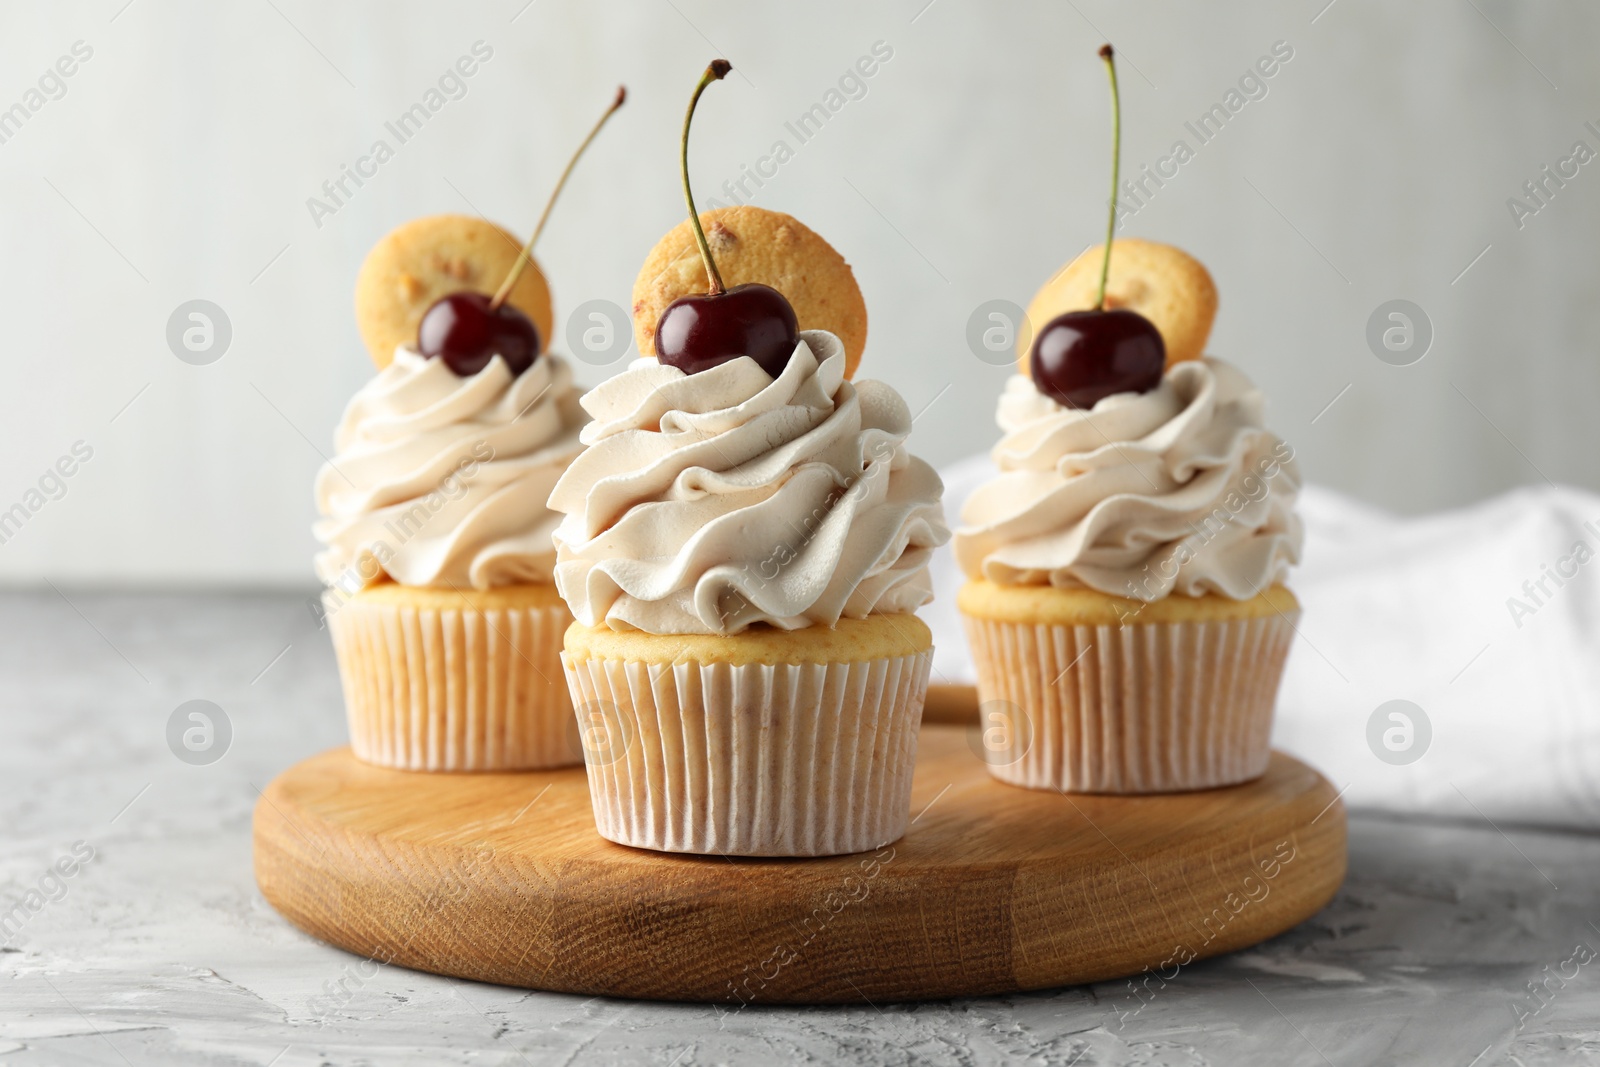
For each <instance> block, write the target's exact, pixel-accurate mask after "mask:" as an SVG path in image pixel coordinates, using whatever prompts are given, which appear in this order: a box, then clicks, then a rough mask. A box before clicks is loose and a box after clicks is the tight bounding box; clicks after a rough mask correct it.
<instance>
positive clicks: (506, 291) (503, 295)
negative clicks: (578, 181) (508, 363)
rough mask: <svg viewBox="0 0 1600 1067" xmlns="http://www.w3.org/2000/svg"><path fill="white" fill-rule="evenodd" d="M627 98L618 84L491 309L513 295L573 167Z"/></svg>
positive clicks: (497, 291)
mask: <svg viewBox="0 0 1600 1067" xmlns="http://www.w3.org/2000/svg"><path fill="white" fill-rule="evenodd" d="M627 99H628V87H627V86H626V85H619V86H617V97H616V99H615V100H613V101H611V106H610V107H608V108H606V111H605V114H603V115H601V116H600V121H598V122H596V123H595V124H594V128H593V129H592V130H590V131H589V136H587V137H585V138H584V139H583V143H582V144H580V145H579V146H578V150H577V151H576V152H574V153H572V158H571V159H569V160H567V169H566V170H563V171H562V172H561V177H560V178H558V179H557V180H556V187H555V189H554V190H553V191H552V192H551V193H550V199H549V200H547V201H545V205H544V214H542V215H540V216H539V224H538V225H537V226H535V227H534V228H533V236H532V237H530V238H528V243H527V244H525V245H523V246H522V251H520V252H518V253H517V259H516V262H514V263H512V264H511V271H510V273H508V274H507V275H506V280H505V281H503V282H501V283H500V288H499V289H496V290H495V293H494V299H492V300H490V301H489V310H490V311H498V310H499V309H500V305H501V304H504V303H505V302H506V299H507V298H508V297H510V296H511V289H512V287H513V286H515V285H516V284H517V279H518V278H520V277H522V272H523V270H524V269H526V268H527V266H528V264H529V263H531V262H532V261H533V246H534V243H535V242H537V241H538V240H539V235H540V234H541V233H543V232H544V224H545V223H546V222H548V221H549V220H550V209H551V208H553V207H555V206H556V197H558V196H560V195H561V190H562V189H563V188H564V187H565V186H566V184H567V179H568V178H570V177H571V176H572V168H573V167H576V166H577V165H578V160H579V159H581V158H582V157H583V153H584V151H585V150H586V149H587V148H588V147H589V143H590V142H591V141H593V140H594V139H595V136H596V135H597V134H599V132H600V127H602V126H604V125H605V124H606V120H607V119H609V118H610V117H611V116H612V115H615V114H616V113H617V109H618V108H619V107H621V106H622V105H623V103H624V102H625V101H626V100H627Z"/></svg>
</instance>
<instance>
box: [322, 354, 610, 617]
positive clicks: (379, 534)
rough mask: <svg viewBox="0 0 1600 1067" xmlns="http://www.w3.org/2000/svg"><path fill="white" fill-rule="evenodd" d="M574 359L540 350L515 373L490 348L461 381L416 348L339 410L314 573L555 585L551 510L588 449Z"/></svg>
mask: <svg viewBox="0 0 1600 1067" xmlns="http://www.w3.org/2000/svg"><path fill="white" fill-rule="evenodd" d="M584 418H585V417H584V414H583V411H582V409H581V408H580V407H579V405H578V394H577V391H576V390H575V389H574V388H573V385H572V368H571V367H570V366H568V364H567V363H566V361H565V360H563V359H561V357H559V356H556V355H552V354H550V353H548V352H547V353H545V354H543V355H541V356H540V357H539V358H538V359H536V360H534V362H533V365H532V366H530V367H529V368H528V369H527V370H525V371H523V372H522V373H521V374H520V375H516V376H513V375H512V374H511V371H510V368H508V367H507V366H506V364H505V361H504V360H502V359H501V358H500V357H498V356H496V357H495V358H494V359H492V360H491V361H490V362H489V365H488V366H486V367H485V368H483V370H481V371H479V372H478V373H477V374H474V375H472V376H470V377H467V378H461V377H457V376H456V374H455V372H454V371H452V370H451V369H450V368H449V367H448V366H447V365H446V364H445V362H444V361H443V360H441V359H425V358H423V357H422V356H420V355H418V354H417V353H416V352H414V351H412V350H410V349H408V348H404V347H402V348H400V349H399V350H397V351H396V353H395V358H394V362H393V363H391V364H389V366H388V367H386V368H385V369H384V370H383V372H382V373H380V374H379V375H378V376H377V377H376V378H374V379H373V380H372V381H371V382H369V383H368V384H367V385H366V386H365V387H364V388H362V390H361V391H360V392H358V393H357V394H356V395H355V397H354V398H353V399H352V400H351V401H350V404H349V406H348V407H346V408H345V412H344V418H343V419H342V420H341V421H340V423H339V430H338V433H337V435H336V437H335V446H336V449H337V455H335V457H334V458H333V459H332V460H331V461H330V462H328V463H327V464H325V465H324V466H323V467H322V469H321V470H320V471H318V472H317V483H316V493H317V509H318V510H319V511H320V512H321V513H322V515H323V518H322V519H321V520H320V521H318V522H317V523H316V525H315V527H314V531H315V533H316V535H317V539H318V540H320V541H321V542H322V543H323V544H324V545H325V546H326V548H325V550H324V551H323V552H322V553H320V554H319V555H318V556H317V573H318V575H319V576H320V577H321V578H322V580H323V581H324V582H326V583H328V584H329V585H332V586H337V587H339V588H341V589H345V590H346V591H349V592H354V591H355V590H357V589H359V588H361V587H362V586H365V585H370V584H372V583H373V582H376V581H378V580H380V579H381V578H382V577H383V576H384V575H385V574H387V575H388V577H390V578H392V579H394V580H395V581H397V582H399V583H400V584H402V585H412V586H446V587H451V586H453V587H458V588H467V587H469V586H470V587H471V588H474V589H489V588H493V587H495V586H501V585H510V584H513V583H518V582H549V581H550V580H551V570H552V568H553V567H554V566H555V547H554V545H553V544H552V543H551V540H550V537H551V534H552V533H553V532H554V531H555V528H556V524H557V523H558V522H559V521H560V516H559V515H556V514H555V513H553V512H552V511H550V510H549V509H548V508H547V507H546V506H545V500H546V499H547V498H548V497H549V495H550V490H551V489H552V488H553V487H554V486H555V484H556V480H557V479H558V478H559V477H560V476H561V472H562V471H564V470H565V469H566V467H567V463H568V462H570V461H571V459H572V457H573V456H576V455H577V454H578V453H579V452H580V451H582V448H583V446H582V443H581V442H580V441H579V437H578V435H579V431H580V429H581V428H582V425H583V422H584Z"/></svg>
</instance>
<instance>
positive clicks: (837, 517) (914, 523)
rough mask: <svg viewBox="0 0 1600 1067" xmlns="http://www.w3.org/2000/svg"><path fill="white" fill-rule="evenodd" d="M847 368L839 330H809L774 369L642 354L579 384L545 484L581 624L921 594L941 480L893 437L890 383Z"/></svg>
mask: <svg viewBox="0 0 1600 1067" xmlns="http://www.w3.org/2000/svg"><path fill="white" fill-rule="evenodd" d="M844 365H845V358H844V346H843V345H842V344H840V342H839V339H838V338H837V337H835V336H833V335H832V334H831V333H827V332H826V331H822V330H806V331H803V332H802V333H801V334H800V343H799V344H798V345H797V346H796V347H795V351H794V354H793V355H792V356H791V357H790V358H789V362H788V364H787V365H786V366H785V367H784V370H783V372H782V373H781V374H780V375H779V376H778V377H777V378H773V377H771V376H770V375H768V374H767V373H766V372H765V371H764V370H762V369H761V367H760V366H759V365H757V364H756V362H755V361H754V360H752V359H748V358H745V359H736V360H732V361H731V362H728V363H724V364H722V365H721V366H719V367H716V368H713V369H712V370H707V371H702V372H700V373H698V374H693V375H688V374H684V373H683V372H682V371H680V370H678V369H677V368H676V367H671V366H667V365H666V364H663V363H658V362H657V361H655V360H653V359H641V360H636V361H635V362H634V363H632V364H631V365H630V366H629V368H628V369H627V370H626V371H625V372H624V373H622V374H619V375H617V376H616V377H614V378H612V379H611V380H609V381H607V382H605V383H603V384H601V385H600V386H598V387H597V388H595V389H594V390H592V391H591V392H589V394H588V395H587V396H585V397H584V398H583V401H582V403H583V406H584V408H585V409H586V410H587V411H588V412H589V414H590V415H591V416H592V417H593V420H594V421H592V422H591V423H589V425H588V426H586V427H585V428H584V430H583V434H582V437H583V441H584V443H585V444H587V445H588V446H589V447H588V449H587V450H586V451H585V452H584V453H583V454H582V455H581V456H579V457H578V458H577V459H576V460H574V461H573V463H572V465H571V466H570V467H569V468H568V469H567V472H566V474H564V475H563V476H562V478H561V480H560V481H559V482H558V483H557V484H556V488H555V491H554V492H553V493H552V494H551V495H550V506H551V507H552V508H554V509H555V510H557V511H560V512H562V513H564V514H565V516H566V518H565V519H563V520H562V522H561V525H560V527H559V528H558V529H557V530H556V534H555V542H556V550H557V563H556V570H555V578H556V586H557V588H558V589H559V590H560V591H561V595H562V596H563V597H564V598H565V599H566V601H567V604H568V606H569V607H571V608H572V613H573V615H574V616H575V617H576V618H577V619H578V621H580V622H582V623H584V624H586V625H589V626H598V625H601V624H602V623H605V624H607V625H609V626H611V627H612V628H614V629H639V630H644V631H646V632H649V633H653V634H733V633H738V632H740V631H742V630H744V629H746V628H748V627H750V626H752V625H755V624H756V623H769V624H771V625H773V626H776V627H780V628H782V629H788V630H794V629H800V628H802V627H806V626H812V625H823V626H832V625H833V624H835V623H836V622H838V620H839V618H840V617H841V616H846V617H849V618H862V617H865V616H866V615H868V614H871V613H890V612H905V611H912V610H914V609H916V608H917V607H919V606H921V605H922V604H925V603H927V602H928V601H929V600H930V599H932V597H933V586H932V583H931V581H930V579H929V577H928V561H929V558H930V557H931V555H932V553H933V549H934V548H935V547H937V546H938V545H941V544H943V543H944V542H945V541H946V540H947V539H948V538H949V536H950V532H949V530H948V529H947V528H946V526H945V523H944V514H943V507H942V504H941V502H940V494H941V493H942V492H943V489H944V486H943V483H941V482H940V480H939V476H938V475H937V474H936V473H934V470H933V468H932V467H930V466H929V465H928V464H927V463H924V462H923V461H922V460H920V459H917V458H916V457H914V456H912V455H911V454H910V453H908V452H907V451H906V449H905V445H904V441H905V438H906V435H907V434H909V433H910V432H911V413H910V411H909V409H907V407H906V403H905V401H904V400H902V399H901V397H900V395H899V394H898V393H896V392H895V391H894V390H893V389H891V388H889V387H888V386H887V385H884V384H883V383H882V382H874V381H863V382H856V383H854V384H852V383H850V382H848V381H846V380H845V377H844Z"/></svg>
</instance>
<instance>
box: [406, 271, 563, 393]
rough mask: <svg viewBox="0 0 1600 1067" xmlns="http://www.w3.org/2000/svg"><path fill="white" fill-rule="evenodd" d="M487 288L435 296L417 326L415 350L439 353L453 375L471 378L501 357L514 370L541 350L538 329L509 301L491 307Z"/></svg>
mask: <svg viewBox="0 0 1600 1067" xmlns="http://www.w3.org/2000/svg"><path fill="white" fill-rule="evenodd" d="M491 299H492V298H491V297H490V296H489V294H487V293H474V292H460V293H451V294H450V295H449V296H447V297H443V298H441V299H440V300H438V301H436V302H435V303H434V305H433V306H432V307H430V308H429V309H428V310H427V312H426V313H425V314H424V315H423V316H422V323H421V324H420V325H419V326H418V327H417V350H418V351H419V352H421V353H422V354H423V355H424V356H427V357H429V358H430V359H431V358H433V357H435V356H437V357H438V358H440V359H442V360H444V361H445V364H446V365H447V366H448V367H449V368H450V369H451V370H453V371H455V372H456V374H458V375H460V376H461V377H463V378H470V377H472V375H474V374H477V373H478V372H479V371H481V370H482V369H483V368H485V367H487V366H488V365H489V360H491V359H493V358H494V357H495V356H497V355H498V356H499V357H500V358H501V359H503V360H505V361H506V366H507V367H509V368H511V373H512V374H513V375H518V374H521V373H522V372H523V371H525V370H527V369H528V368H529V367H530V366H532V365H533V361H534V359H536V358H537V357H538V355H539V330H538V328H537V327H535V326H534V325H533V320H532V319H530V318H528V316H526V315H524V314H523V313H522V312H521V311H518V310H517V309H516V308H515V307H513V306H511V305H510V304H501V305H500V306H499V307H497V308H491V307H490V303H491Z"/></svg>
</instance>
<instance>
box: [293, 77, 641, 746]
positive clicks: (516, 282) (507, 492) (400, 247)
mask: <svg viewBox="0 0 1600 1067" xmlns="http://www.w3.org/2000/svg"><path fill="white" fill-rule="evenodd" d="M625 99H626V92H625V90H622V89H618V90H617V95H616V98H615V99H614V100H613V101H612V103H611V105H610V107H608V108H607V109H606V111H605V112H604V113H603V114H602V115H601V116H600V119H599V121H598V122H596V123H595V125H594V128H593V129H592V130H591V131H590V133H589V135H588V136H587V137H586V138H585V139H584V141H583V143H582V144H581V145H579V147H578V150H577V152H576V153H574V155H573V157H572V159H571V161H570V162H569V163H568V164H567V166H566V169H565V170H564V171H563V172H562V174H561V177H560V179H559V180H557V182H556V186H555V189H554V191H552V192H551V194H550V200H549V202H548V203H547V204H546V205H545V209H544V214H543V215H542V216H541V217H540V219H539V224H538V225H537V226H536V227H535V228H534V231H533V236H532V237H530V238H529V239H528V242H527V244H525V245H524V244H521V243H520V242H519V241H518V240H517V239H516V238H515V237H512V236H511V234H509V233H507V232H506V231H505V230H503V229H501V228H500V227H498V226H496V225H494V224H492V223H489V222H486V221H484V220H482V219H479V218H474V217H469V216H464V215H436V216H430V217H428V218H423V219H417V220H415V221H413V222H409V223H407V224H405V225H403V226H401V227H399V228H398V229H396V230H394V231H393V232H392V233H390V234H389V235H388V236H386V237H384V238H383V240H381V241H379V242H378V244H377V245H376V246H375V247H374V248H373V250H372V252H371V253H369V254H368V256H367V259H366V262H365V263H364V264H363V265H362V267H361V273H360V277H359V278H358V280H357V282H356V321H357V323H358V324H359V326H360V329H361V334H362V338H363V340H364V341H365V342H366V345H367V348H368V350H369V351H370V353H371V355H372V359H373V361H374V362H375V363H376V364H377V365H378V368H379V373H378V376H377V378H375V379H373V380H372V381H371V382H370V383H368V384H367V385H366V386H365V387H363V388H362V389H361V390H360V392H358V393H357V394H356V396H355V398H354V399H353V400H352V401H351V402H350V404H349V406H348V407H347V408H346V409H345V413H344V418H343V419H342V420H341V421H340V424H339V429H338V434H337V436H336V439H335V447H336V455H335V456H334V458H333V459H331V460H329V461H328V462H327V463H326V464H325V465H324V466H323V468H322V469H321V470H320V471H319V472H318V474H317V483H316V495H317V508H318V510H319V512H320V513H321V515H322V518H321V520H320V521H318V522H317V524H316V526H315V533H316V536H317V538H318V539H319V540H320V541H321V542H322V544H323V546H324V547H323V551H322V552H321V554H320V555H318V557H317V573H318V575H319V576H320V577H321V578H322V580H323V581H324V582H325V583H327V586H328V588H327V591H326V592H325V593H324V595H323V606H324V611H325V619H326V621H327V624H328V628H329V631H330V633H331V634H332V637H333V647H334V652H335V654H336V655H337V656H338V660H339V671H340V675H341V677H342V679H343V682H344V696H345V708H346V710H347V712H348V715H349V722H350V744H351V747H352V748H353V749H354V751H355V754H356V755H357V756H358V757H359V758H361V759H363V760H366V761H367V762H368V763H375V764H379V765H382V766H386V767H400V768H404V769H407V770H429V771H503V770H537V769H544V768H552V767H563V766H569V765H572V764H576V763H579V762H581V761H582V755H581V751H580V748H579V739H578V731H577V725H576V723H575V721H574V719H573V715H572V704H571V701H570V700H569V699H568V696H567V687H566V684H565V679H564V677H563V675H562V671H561V660H560V654H561V638H562V634H563V632H564V631H565V630H566V628H567V626H568V624H570V623H571V621H572V616H571V613H570V612H568V611H567V608H566V605H565V604H564V603H563V602H562V600H561V597H560V596H559V594H558V593H557V592H556V589H555V585H554V582H553V570H554V567H555V546H554V544H553V542H552V541H551V536H552V534H553V533H554V531H555V527H556V524H557V522H558V521H559V516H557V515H556V514H554V513H553V512H551V511H550V510H549V508H548V507H546V505H545V500H546V498H547V497H549V495H550V490H551V489H552V488H553V487H554V486H555V484H556V481H557V480H558V479H559V478H560V476H561V473H562V471H564V470H565V469H566V467H567V464H568V463H569V462H570V461H571V460H572V458H573V457H574V456H575V455H577V454H578V452H579V451H581V450H582V447H583V446H582V444H581V442H580V441H579V439H578V434H579V430H580V429H581V427H582V425H583V421H584V416H583V411H582V409H581V408H580V407H579V406H578V391H577V389H576V388H574V386H573V381H572V368H571V367H570V366H569V365H568V364H567V362H566V360H564V359H562V358H561V357H560V356H558V355H556V354H554V353H552V352H549V351H545V350H544V345H543V340H544V339H545V338H548V337H549V336H550V330H551V325H552V315H551V308H550V287H549V286H548V285H547V284H546V282H545V279H544V274H543V272H542V271H540V269H539V266H538V263H537V262H535V261H534V258H533V247H534V244H535V243H536V242H537V241H538V240H539V234H540V233H541V232H542V230H543V229H544V224H545V221H546V220H547V219H548V218H549V217H550V210H551V208H552V207H554V205H555V201H556V198H557V197H559V196H560V195H561V190H562V187H563V186H564V185H565V184H566V181H567V179H568V178H569V177H570V176H571V174H572V170H573V167H574V166H575V165H576V164H577V161H578V158H579V157H580V156H582V154H583V152H584V150H585V149H586V148H587V147H588V146H589V144H590V142H592V141H593V140H594V138H595V136H596V135H597V134H598V133H599V132H600V128H601V127H602V126H604V125H605V123H606V120H607V119H609V118H610V117H611V116H612V115H613V114H614V113H615V112H616V111H617V109H618V108H620V107H621V106H622V104H623V102H624V100H625ZM491 294H492V295H491Z"/></svg>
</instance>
